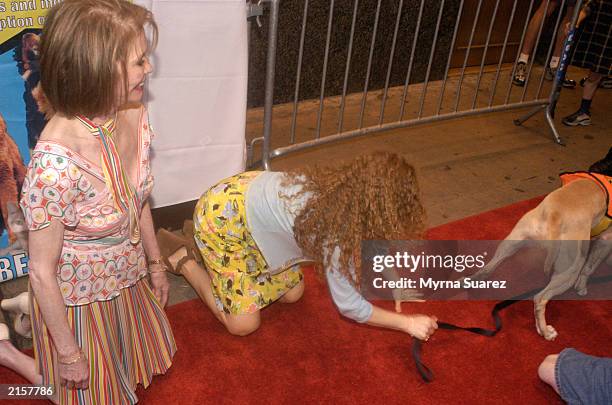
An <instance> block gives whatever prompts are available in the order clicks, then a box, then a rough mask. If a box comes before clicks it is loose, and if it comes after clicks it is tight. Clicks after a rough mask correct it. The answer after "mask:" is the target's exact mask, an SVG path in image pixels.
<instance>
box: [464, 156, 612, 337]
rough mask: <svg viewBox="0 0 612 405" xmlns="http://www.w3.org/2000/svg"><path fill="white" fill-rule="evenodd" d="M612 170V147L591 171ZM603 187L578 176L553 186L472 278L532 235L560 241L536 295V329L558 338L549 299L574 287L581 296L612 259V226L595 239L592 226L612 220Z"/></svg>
mask: <svg viewBox="0 0 612 405" xmlns="http://www.w3.org/2000/svg"><path fill="white" fill-rule="evenodd" d="M611 170H612V148H611V149H610V152H608V155H607V156H606V157H605V158H604V159H602V160H600V161H599V162H597V163H595V164H594V165H592V166H591V168H590V169H589V172H594V173H600V174H603V175H606V176H612V173H611ZM611 181H612V180H611ZM603 190H604V189H603V188H602V186H601V185H600V184H598V183H597V182H596V181H594V180H589V179H577V180H573V181H571V182H569V183H567V184H566V185H565V186H563V187H561V188H559V189H557V190H555V191H553V192H552V193H550V194H549V195H548V196H546V198H544V200H543V201H542V202H541V203H540V204H539V205H538V206H537V207H536V208H534V209H533V210H531V211H529V212H528V213H526V214H525V215H524V216H523V217H522V218H521V219H520V220H519V222H518V223H517V224H516V225H515V227H514V229H512V232H510V234H509V235H508V236H507V237H506V239H504V241H502V242H501V244H500V245H499V247H498V248H497V251H496V252H495V255H494V256H493V258H492V259H491V261H490V262H489V263H487V265H486V266H485V267H484V268H483V269H482V270H480V271H479V272H477V273H476V274H474V275H473V276H472V277H471V278H472V279H473V280H479V279H483V278H486V275H487V274H489V273H491V272H492V271H493V270H495V268H497V266H499V264H500V263H501V262H502V261H504V260H505V259H506V258H508V257H510V256H512V255H513V254H514V253H516V252H517V251H518V250H519V249H520V248H522V247H523V246H524V245H526V242H527V241H528V240H541V241H557V243H555V242H552V243H548V244H547V249H548V254H547V257H546V262H545V264H544V270H545V271H546V272H550V271H551V270H552V275H551V278H550V282H549V284H548V285H547V286H546V287H545V288H544V289H543V290H542V291H540V292H539V293H538V294H537V295H536V296H535V297H534V304H535V308H534V310H535V321H536V329H537V331H538V333H539V334H540V335H541V336H543V337H544V338H546V339H547V340H553V339H554V338H555V337H557V331H556V330H555V328H553V327H552V326H551V325H548V324H547V323H546V318H545V311H546V304H547V303H548V301H549V300H550V299H551V298H552V297H554V296H556V295H559V294H562V293H564V292H565V291H567V290H568V289H569V288H571V287H575V288H576V291H577V292H578V294H580V295H584V294H586V285H587V281H588V278H589V276H590V275H591V274H592V273H593V272H594V271H595V270H596V269H597V268H598V267H599V265H600V264H601V263H602V262H603V261H604V260H606V259H608V258H612V256H610V254H611V251H612V242H611V241H608V240H607V239H610V238H611V236H612V227H611V228H608V229H607V230H605V231H604V232H603V233H602V234H601V235H600V236H599V237H598V238H596V239H593V240H591V230H593V229H594V228H596V227H597V228H600V227H601V224H602V221H603V223H606V224H607V225H609V221H610V217H609V216H608V215H609V214H610V213H609V211H608V210H609V207H608V202H609V201H610V200H609V198H610V197H612V196H609V195H608V193H607V192H605V191H603ZM606 221H608V222H606ZM598 225H599V226H598ZM560 241H565V242H560Z"/></svg>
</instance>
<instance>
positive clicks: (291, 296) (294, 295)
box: [278, 280, 304, 304]
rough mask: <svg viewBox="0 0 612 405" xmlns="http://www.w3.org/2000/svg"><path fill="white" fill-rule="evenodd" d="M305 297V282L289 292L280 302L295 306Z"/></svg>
mask: <svg viewBox="0 0 612 405" xmlns="http://www.w3.org/2000/svg"><path fill="white" fill-rule="evenodd" d="M302 295H304V280H302V281H300V282H299V283H297V284H296V285H295V286H294V287H293V288H292V289H291V290H289V291H287V292H286V293H285V294H284V295H283V296H282V297H280V298H279V299H278V302H282V303H284V304H293V303H294V302H298V301H299V300H300V298H302Z"/></svg>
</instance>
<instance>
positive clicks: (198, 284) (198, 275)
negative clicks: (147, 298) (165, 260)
mask: <svg viewBox="0 0 612 405" xmlns="http://www.w3.org/2000/svg"><path fill="white" fill-rule="evenodd" d="M186 255H187V251H186V250H185V248H181V249H179V250H178V251H177V252H176V253H175V254H173V255H172V256H170V258H169V260H170V263H171V264H172V265H173V266H175V267H176V264H177V263H178V262H179V260H180V259H181V258H182V257H185V256H186ZM177 270H179V269H177ZM180 272H181V274H182V275H183V277H184V278H185V280H187V282H188V283H189V284H190V285H191V286H192V287H193V289H194V290H195V291H196V293H197V294H198V296H199V297H200V299H201V300H202V301H204V303H205V304H206V305H207V306H208V308H209V309H210V311H211V312H212V313H213V315H215V317H216V318H217V319H218V320H219V322H221V323H222V324H223V326H225V328H226V329H227V331H228V332H229V333H231V334H232V335H238V336H246V335H248V334H250V333H253V332H255V331H256V330H257V329H258V328H259V325H260V324H261V318H260V316H259V311H257V312H256V313H253V314H245V315H232V314H226V313H225V312H223V311H221V310H219V308H217V304H216V300H215V296H214V295H213V291H212V283H211V281H210V276H209V275H208V271H207V270H206V269H205V268H204V267H202V266H200V265H199V264H198V263H196V262H195V261H194V260H188V261H187V262H185V264H183V266H182V268H181V269H180Z"/></svg>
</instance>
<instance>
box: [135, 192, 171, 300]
mask: <svg viewBox="0 0 612 405" xmlns="http://www.w3.org/2000/svg"><path fill="white" fill-rule="evenodd" d="M140 236H141V238H142V245H143V247H144V250H145V253H146V255H147V261H149V260H158V259H161V253H160V250H159V246H158V245H157V239H156V238H155V227H154V226H153V216H152V215H151V206H150V205H149V202H148V201H147V202H146V203H145V205H144V207H143V208H142V213H141V214H140ZM149 270H150V273H151V284H152V286H153V293H154V294H155V297H156V298H157V301H159V303H160V304H161V306H162V308H163V307H165V306H166V303H167V302H168V291H169V289H170V284H169V283H168V277H167V276H166V272H165V271H164V270H165V265H164V264H163V263H160V264H149Z"/></svg>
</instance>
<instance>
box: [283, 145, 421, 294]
mask: <svg viewBox="0 0 612 405" xmlns="http://www.w3.org/2000/svg"><path fill="white" fill-rule="evenodd" d="M285 183H286V184H287V185H288V184H301V185H302V188H301V191H300V192H299V193H298V194H297V195H296V196H297V197H299V196H300V195H303V194H304V193H306V194H307V195H310V198H309V199H308V201H307V203H306V205H305V207H304V208H303V209H302V210H301V212H299V214H298V215H297V217H296V219H295V223H294V228H293V231H294V235H295V238H296V241H297V243H298V245H299V246H300V248H301V249H302V251H303V252H304V253H305V255H307V256H308V257H310V258H311V259H313V260H314V261H315V262H316V267H317V271H318V272H319V273H320V274H323V271H324V270H323V269H324V267H326V266H328V265H330V263H331V256H332V254H333V251H334V249H335V247H336V246H337V247H338V248H339V250H340V258H339V265H340V266H339V268H338V271H340V272H341V273H342V274H343V275H344V276H345V277H346V278H347V280H349V281H351V282H352V283H353V285H355V286H358V285H359V283H360V280H361V242H362V241H364V240H372V239H378V240H402V239H420V238H422V236H423V233H424V231H425V210H424V209H423V206H422V204H421V197H420V190H419V185H418V182H417V175H416V171H415V169H414V167H412V165H410V164H409V163H408V162H407V161H406V160H405V159H404V158H402V157H400V156H398V155H396V154H391V153H383V152H377V153H372V154H368V155H364V156H360V157H358V158H356V159H354V160H351V161H349V162H347V163H343V164H341V165H339V166H336V167H314V168H307V169H305V170H301V171H296V172H290V173H288V174H287V177H286V178H285ZM351 265H354V268H355V274H354V275H352V274H350V270H349V268H350V266H351Z"/></svg>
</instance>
